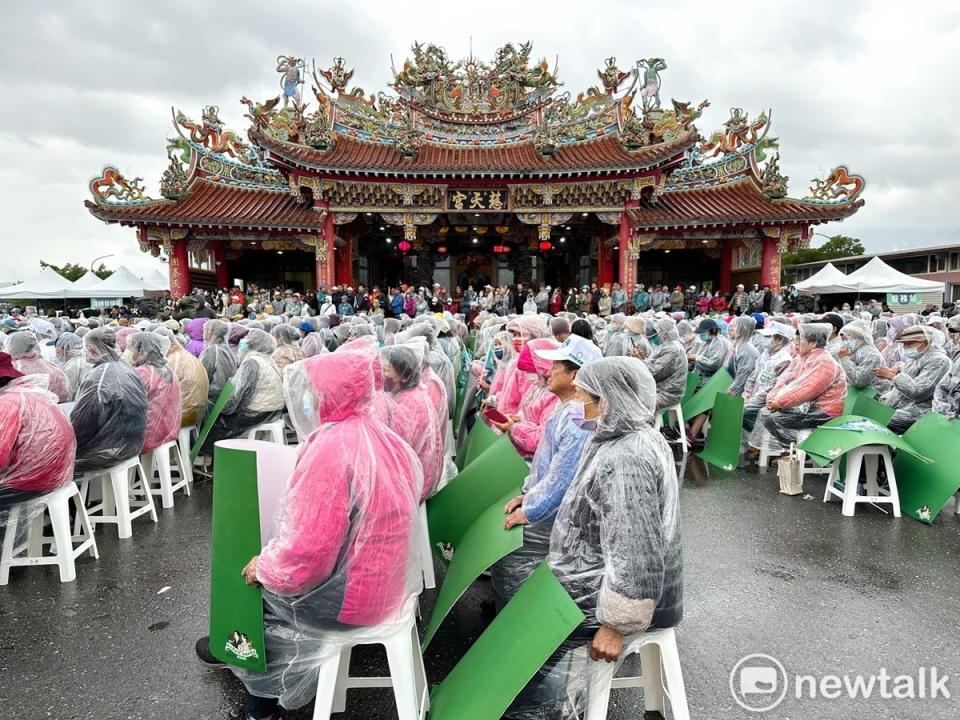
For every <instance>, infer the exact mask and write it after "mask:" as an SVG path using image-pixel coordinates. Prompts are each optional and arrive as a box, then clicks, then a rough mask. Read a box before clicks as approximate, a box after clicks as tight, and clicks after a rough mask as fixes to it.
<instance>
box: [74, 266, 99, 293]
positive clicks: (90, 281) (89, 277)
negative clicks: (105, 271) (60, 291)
mask: <svg viewBox="0 0 960 720" xmlns="http://www.w3.org/2000/svg"><path fill="white" fill-rule="evenodd" d="M102 282H103V280H101V279H100V278H98V277H97V276H96V275H94V274H93V273H92V272H90V271H89V270H88V271H87V272H86V273H84V275H83V277H82V278H80V279H79V280H74V281H73V287H74V289H75V290H87V289H88V288H92V287H93V286H94V285H99V284H100V283H102ZM75 297H81V296H80V295H76V296H75Z"/></svg>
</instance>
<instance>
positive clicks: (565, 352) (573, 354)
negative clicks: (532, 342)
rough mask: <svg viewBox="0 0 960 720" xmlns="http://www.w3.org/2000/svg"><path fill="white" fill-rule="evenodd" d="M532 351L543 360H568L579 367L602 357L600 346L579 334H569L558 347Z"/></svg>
mask: <svg viewBox="0 0 960 720" xmlns="http://www.w3.org/2000/svg"><path fill="white" fill-rule="evenodd" d="M534 352H535V353H536V354H537V355H538V356H539V357H542V358H543V359H544V360H569V361H570V362H572V363H573V364H574V365H577V366H579V367H583V366H584V365H586V364H587V363H591V362H593V361H594V360H600V359H602V358H603V353H602V352H600V348H598V347H597V346H596V345H594V344H593V343H592V342H590V341H589V340H587V339H586V338H582V337H580V336H579V335H569V336H568V337H567V339H566V340H564V341H563V342H562V343H561V344H560V347H558V348H555V349H552V350H549V349H548V350H534Z"/></svg>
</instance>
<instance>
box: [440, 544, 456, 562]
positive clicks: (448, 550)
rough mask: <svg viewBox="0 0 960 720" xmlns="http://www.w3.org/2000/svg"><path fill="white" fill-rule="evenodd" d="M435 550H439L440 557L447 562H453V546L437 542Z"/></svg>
mask: <svg viewBox="0 0 960 720" xmlns="http://www.w3.org/2000/svg"><path fill="white" fill-rule="evenodd" d="M437 548H438V549H439V550H440V555H441V556H442V557H443V559H444V560H446V561H447V562H453V545H451V544H450V543H448V542H438V543H437Z"/></svg>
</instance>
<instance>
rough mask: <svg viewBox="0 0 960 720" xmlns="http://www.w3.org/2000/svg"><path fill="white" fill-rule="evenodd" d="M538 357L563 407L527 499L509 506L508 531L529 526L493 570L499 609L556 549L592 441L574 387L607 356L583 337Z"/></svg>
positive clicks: (539, 453) (549, 429) (549, 428)
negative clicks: (559, 518) (559, 525)
mask: <svg viewBox="0 0 960 720" xmlns="http://www.w3.org/2000/svg"><path fill="white" fill-rule="evenodd" d="M536 342H542V341H537V340H533V341H531V345H533V344H534V343H536ZM535 352H536V354H537V356H539V357H540V358H542V359H544V360H547V361H549V362H550V363H551V367H550V373H549V376H548V379H547V388H548V389H549V391H550V393H551V394H552V395H553V397H555V398H556V401H557V403H558V404H557V405H556V407H555V408H554V410H553V412H552V413H551V414H550V417H549V418H548V419H547V421H546V427H545V428H544V431H543V437H542V440H541V441H540V443H539V445H538V446H537V450H536V453H535V454H534V456H533V462H532V463H531V465H530V474H529V475H527V478H526V480H524V483H523V489H522V491H521V492H522V494H520V495H518V496H517V497H515V498H513V499H512V500H510V502H508V503H507V504H506V507H504V512H505V513H506V514H507V518H506V520H505V522H504V528H506V529H507V530H509V529H510V528H512V527H513V526H515V525H525V526H527V527H526V528H525V529H524V532H523V546H522V547H521V548H519V549H518V550H515V551H514V552H512V553H510V554H509V555H508V556H506V557H505V558H503V559H502V560H500V561H499V562H498V563H497V564H496V565H494V566H493V568H491V579H492V580H493V591H494V595H495V598H496V606H497V609H498V610H500V609H502V608H503V606H504V605H506V604H507V603H508V602H509V601H510V599H511V598H512V597H513V596H514V595H515V594H516V592H517V590H518V589H519V588H520V586H521V585H522V584H523V583H524V582H525V581H526V579H527V578H528V577H530V574H531V573H532V572H533V571H534V569H536V566H537V565H538V564H540V562H541V561H543V560H544V559H546V557H547V553H548V552H549V550H550V534H551V531H552V530H553V520H554V518H555V517H556V515H557V510H559V508H560V503H561V502H562V501H563V497H564V495H565V494H566V492H567V488H568V487H569V486H570V482H571V481H572V480H573V477H574V475H575V474H576V472H577V467H578V466H579V464H580V454H581V453H582V452H583V446H584V444H585V443H586V441H587V438H588V437H589V436H590V433H589V431H588V430H586V429H583V428H581V427H580V425H578V424H577V423H581V424H583V422H585V421H583V420H582V419H581V418H574V417H573V416H572V415H571V412H570V410H571V407H572V406H573V404H574V402H575V400H574V394H575V390H576V388H575V387H574V384H573V382H574V380H575V379H576V377H577V372H578V371H579V370H580V368H581V367H583V366H584V365H586V364H587V363H590V362H593V361H595V360H599V359H600V358H601V357H602V355H601V353H600V350H599V348H597V346H596V345H594V344H593V343H592V342H589V341H588V340H585V339H584V338H581V337H579V336H577V335H571V336H570V337H569V338H567V340H566V341H565V342H564V343H563V344H562V345H561V346H560V347H559V348H555V349H545V350H536V351H535Z"/></svg>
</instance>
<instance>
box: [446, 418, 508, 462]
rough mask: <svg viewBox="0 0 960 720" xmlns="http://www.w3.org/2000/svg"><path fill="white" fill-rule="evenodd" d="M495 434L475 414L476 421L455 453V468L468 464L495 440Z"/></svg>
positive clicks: (496, 436)
mask: <svg viewBox="0 0 960 720" xmlns="http://www.w3.org/2000/svg"><path fill="white" fill-rule="evenodd" d="M498 437H500V436H499V435H497V434H496V433H495V432H494V431H493V430H492V429H491V428H490V426H489V425H487V424H486V423H485V422H483V418H481V417H479V416H477V421H476V422H475V423H474V424H473V427H472V428H470V432H468V433H467V439H466V440H465V441H464V443H463V447H462V448H460V452H459V453H458V454H457V460H456V465H457V470H463V468H465V467H466V466H467V465H469V464H470V463H471V462H472V461H473V459H474V458H475V457H477V455H479V454H480V453H482V452H483V451H484V450H486V449H487V448H488V447H490V446H491V445H493V443H495V442H496V441H497V438H498Z"/></svg>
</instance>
